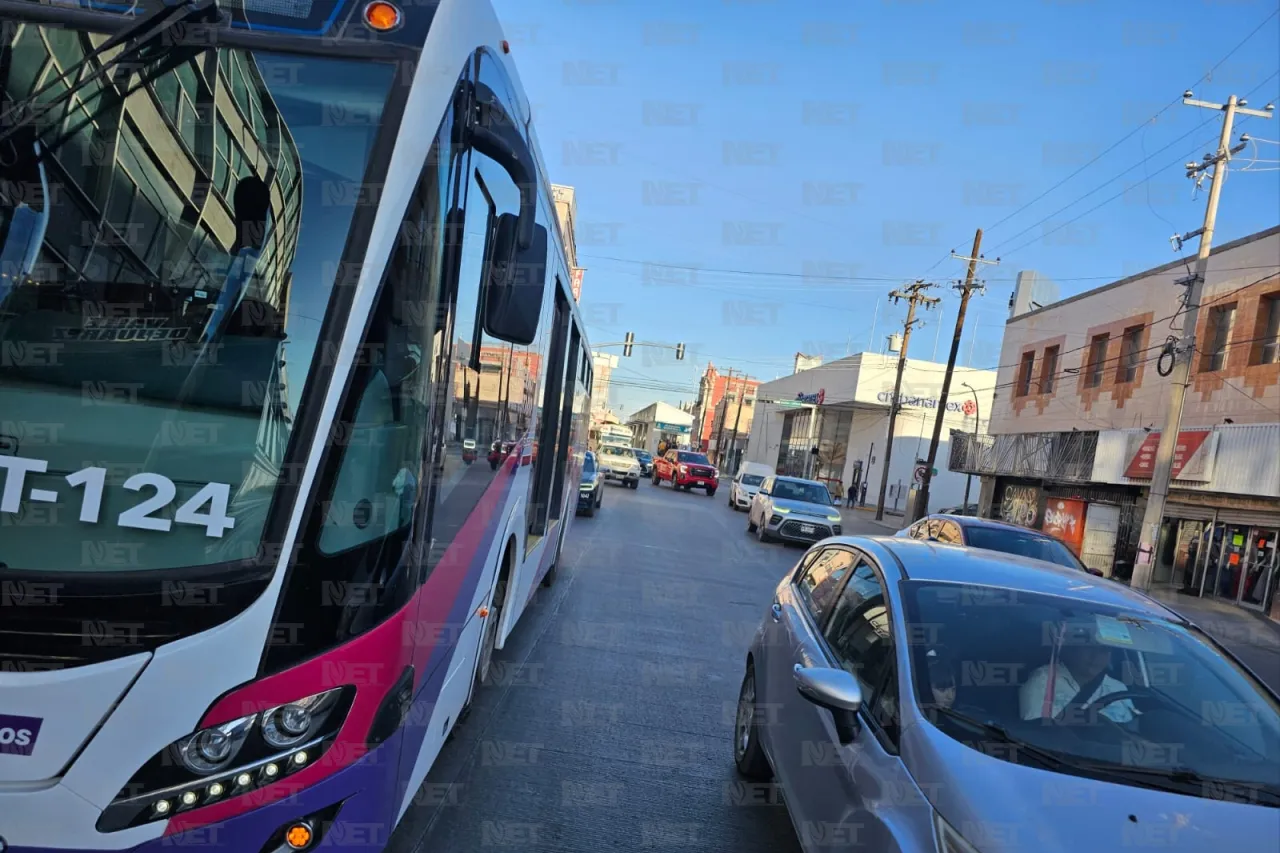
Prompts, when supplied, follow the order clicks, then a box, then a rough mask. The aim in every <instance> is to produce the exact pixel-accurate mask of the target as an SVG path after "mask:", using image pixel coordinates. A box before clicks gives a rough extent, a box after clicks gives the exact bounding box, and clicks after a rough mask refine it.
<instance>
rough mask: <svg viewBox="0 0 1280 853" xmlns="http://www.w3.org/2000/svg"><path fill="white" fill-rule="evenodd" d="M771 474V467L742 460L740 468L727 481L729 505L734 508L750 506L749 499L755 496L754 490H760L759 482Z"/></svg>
mask: <svg viewBox="0 0 1280 853" xmlns="http://www.w3.org/2000/svg"><path fill="white" fill-rule="evenodd" d="M771 474H773V469H772V468H770V467H769V466H768V465H764V464H761V463H759V462H743V463H742V468H741V469H740V470H739V471H738V473H737V474H735V475H734V477H733V480H731V481H730V483H729V506H731V507H733V508H734V509H735V510H737V509H747V508H748V507H750V506H751V499H752V498H754V497H755V496H756V492H758V491H760V484H761V483H763V482H764V479H765V477H768V476H770V475H771Z"/></svg>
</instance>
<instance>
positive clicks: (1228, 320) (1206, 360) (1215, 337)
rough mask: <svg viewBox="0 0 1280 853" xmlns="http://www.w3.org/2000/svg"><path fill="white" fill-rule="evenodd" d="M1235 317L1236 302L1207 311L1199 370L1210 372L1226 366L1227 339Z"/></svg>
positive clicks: (1229, 336)
mask: <svg viewBox="0 0 1280 853" xmlns="http://www.w3.org/2000/svg"><path fill="white" fill-rule="evenodd" d="M1235 319H1236V303H1234V302H1232V303H1231V304H1230V305H1220V306H1217V307H1215V308H1214V309H1213V310H1211V311H1210V312H1209V328H1208V333H1207V334H1206V335H1205V346H1204V348H1203V349H1202V350H1201V352H1203V353H1204V354H1203V355H1202V356H1201V357H1200V372H1201V373H1212V372H1214V371H1216V370H1221V369H1222V368H1224V367H1226V366H1227V341H1228V340H1229V339H1230V338H1231V326H1232V325H1233V324H1234V323H1235Z"/></svg>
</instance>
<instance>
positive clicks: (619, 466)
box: [596, 445, 640, 489]
mask: <svg viewBox="0 0 1280 853" xmlns="http://www.w3.org/2000/svg"><path fill="white" fill-rule="evenodd" d="M596 461H597V462H598V463H599V465H600V473H601V474H603V475H604V478H605V479H606V480H612V481H614V482H619V483H622V485H624V486H629V487H631V488H633V489H635V488H639V486H640V460H639V459H638V458H637V457H636V452H635V451H634V450H632V449H631V448H630V447H619V446H617V445H605V446H604V447H601V448H600V449H599V450H598V451H596Z"/></svg>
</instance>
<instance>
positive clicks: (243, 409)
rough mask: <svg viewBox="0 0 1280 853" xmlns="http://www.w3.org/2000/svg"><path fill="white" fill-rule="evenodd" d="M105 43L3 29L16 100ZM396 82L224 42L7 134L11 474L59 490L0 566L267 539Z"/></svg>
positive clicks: (194, 560) (16, 532)
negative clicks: (121, 93)
mask: <svg viewBox="0 0 1280 853" xmlns="http://www.w3.org/2000/svg"><path fill="white" fill-rule="evenodd" d="M104 40H105V37H104V36H101V35H98V34H93V33H86V32H80V31H77V30H75V29H72V28H69V27H67V26H63V25H56V26H55V25H48V26H42V25H37V24H30V23H28V24H25V25H21V26H19V25H15V26H6V27H5V29H4V32H3V35H2V36H0V86H3V96H4V102H5V104H6V106H5V109H6V110H8V109H9V105H12V104H13V103H15V102H22V101H24V100H25V99H27V98H28V97H30V96H31V95H32V94H33V93H34V92H36V91H38V90H39V89H41V87H44V86H48V85H50V81H54V82H53V84H52V85H53V88H52V89H51V90H50V91H51V92H52V93H54V94H56V93H57V92H58V91H61V90H65V89H66V85H65V81H64V82H63V83H59V82H57V81H56V78H58V77H59V75H61V74H62V73H63V70H64V69H68V68H70V67H71V66H72V65H73V64H75V63H77V62H79V61H81V60H83V59H84V57H85V55H86V53H89V52H91V51H93V50H95V49H96V48H97V46H98V45H100V44H101V43H102V42H103V41H104ZM175 61H176V60H175ZM99 62H100V60H99V59H91V60H89V61H88V62H87V63H86V64H85V66H84V67H83V68H81V69H80V71H79V73H81V74H83V75H86V76H88V75H90V74H95V73H96V69H97V66H98V63H99ZM395 75H396V66H395V65H394V64H392V63H385V64H384V63H378V62H369V61H344V60H335V59H328V58H321V57H304V56H299V55H294V54H289V55H284V54H281V55H273V54H268V53H261V52H248V51H245V50H240V49H213V48H209V49H206V50H203V51H199V52H198V53H197V55H195V56H193V57H191V58H189V59H186V58H183V61H182V64H179V65H177V66H176V67H175V68H173V69H172V70H170V71H168V72H167V73H164V74H162V75H160V76H158V77H156V78H155V79H154V80H153V81H152V82H151V83H149V84H147V85H145V86H142V87H140V88H138V89H136V90H135V91H134V92H132V94H129V95H128V96H127V97H125V98H123V99H120V98H118V97H113V96H112V94H111V92H109V91H108V89H109V88H110V87H111V85H112V84H111V83H109V82H107V83H104V82H102V80H101V79H99V80H97V81H95V82H93V83H90V84H89V85H88V88H86V89H84V90H83V91H82V92H81V93H80V94H79V95H77V97H76V98H72V99H71V100H69V101H66V102H64V103H63V104H62V105H61V106H60V107H59V108H58V109H57V110H46V111H44V112H43V113H42V114H41V117H40V120H39V121H38V122H33V123H31V124H30V125H28V126H18V127H17V132H16V133H14V134H12V135H7V136H6V137H5V138H4V139H3V140H2V141H0V266H2V267H3V270H2V271H3V275H0V479H5V478H6V477H7V480H6V482H7V484H8V486H10V487H13V488H15V489H18V490H20V491H21V494H22V495H24V496H25V495H27V494H39V495H41V497H39V498H38V500H41V501H46V498H45V497H44V496H45V495H51V496H52V495H56V500H54V501H51V502H45V503H41V504H38V505H37V504H33V503H32V502H31V501H29V500H26V499H22V500H20V501H19V500H17V498H15V501H16V502H17V505H16V506H15V507H13V508H12V509H11V508H10V507H9V506H8V505H6V506H5V507H4V512H5V513H6V518H5V527H4V534H3V536H0V566H5V565H7V566H9V567H11V568H13V569H22V570H34V571H77V572H80V571H94V572H111V571H114V570H116V569H117V568H119V567H122V566H127V568H128V569H129V570H139V569H144V570H145V569H165V568H174V567H188V566H197V565H204V564H211V563H221V562H226V561H231V560H240V559H246V558H250V557H252V556H253V555H254V554H256V553H257V552H258V550H259V547H260V545H259V540H260V536H261V532H262V528H263V525H264V523H265V520H266V513H267V508H268V507H269V505H270V503H271V500H272V497H273V495H274V493H275V488H276V484H277V482H278V480H279V476H280V472H281V467H282V464H283V463H284V455H285V449H286V447H287V445H288V443H289V440H290V436H291V433H292V432H293V429H294V423H295V417H296V414H297V411H298V405H299V401H300V399H301V397H302V392H303V388H304V387H306V385H307V384H308V382H309V381H311V379H312V376H313V374H316V373H319V371H320V369H322V367H323V365H324V364H325V363H326V362H325V356H324V354H323V353H320V352H318V351H317V350H318V343H317V342H318V337H319V334H320V329H321V322H322V320H323V318H324V316H325V313H326V310H327V307H328V305H329V301H330V296H331V294H332V292H333V289H334V280H335V275H336V273H337V272H338V270H339V269H340V264H341V260H342V251H343V247H344V245H345V243H346V240H347V233H348V231H349V230H350V227H351V222H352V218H353V216H354V214H355V211H356V206H357V203H358V201H359V199H361V197H362V186H363V185H364V182H365V180H366V177H365V174H366V169H367V167H368V164H369V161H370V151H371V149H372V146H373V144H374V140H375V137H376V135H377V133H378V129H379V127H380V125H381V118H382V114H383V109H384V104H385V103H386V100H387V97H388V94H389V93H390V91H391V86H392V83H393V81H394V79H395ZM106 79H108V80H109V77H108V78H106ZM59 87H61V88H59ZM343 117H345V118H343ZM9 129H10V128H8V127H6V128H5V130H6V132H7V131H8V130H9ZM15 484H16V485H15ZM15 494H16V492H15ZM197 499H198V500H197ZM5 500H6V502H7V501H8V498H6V499H5ZM175 508H176V511H175ZM11 512H16V515H15V516H13V517H10V516H9V515H8V514H9V513H11ZM202 517H203V519H204V521H202V520H201V519H202ZM228 521H231V524H228V523H227V522H228ZM206 522H207V523H206ZM113 553H115V554H127V555H128V557H127V558H115V559H112V558H110V557H109V555H110V554H113ZM104 555H105V556H104Z"/></svg>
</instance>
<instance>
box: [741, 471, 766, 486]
mask: <svg viewBox="0 0 1280 853" xmlns="http://www.w3.org/2000/svg"><path fill="white" fill-rule="evenodd" d="M763 482H764V477H761V476H760V475H759V474H743V475H742V485H744V486H758V485H760V484H761V483H763Z"/></svg>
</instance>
